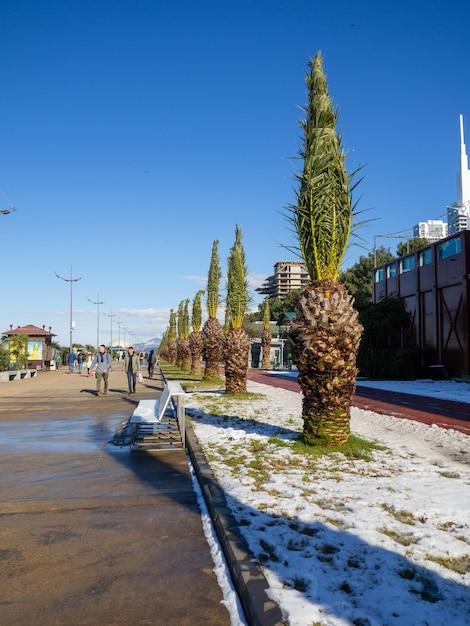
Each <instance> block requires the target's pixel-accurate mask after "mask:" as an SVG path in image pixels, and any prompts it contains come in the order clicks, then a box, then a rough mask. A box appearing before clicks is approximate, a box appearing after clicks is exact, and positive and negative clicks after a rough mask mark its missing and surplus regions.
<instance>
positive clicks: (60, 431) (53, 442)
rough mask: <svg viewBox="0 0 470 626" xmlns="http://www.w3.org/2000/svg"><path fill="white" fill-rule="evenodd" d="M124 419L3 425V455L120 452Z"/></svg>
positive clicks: (0, 436)
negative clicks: (118, 437) (118, 439)
mask: <svg viewBox="0 0 470 626" xmlns="http://www.w3.org/2000/svg"><path fill="white" fill-rule="evenodd" d="M121 426H122V418H110V419H109V420H107V421H106V422H103V421H97V419H96V417H91V416H90V417H78V418H77V417H74V418H69V419H63V420H56V419H55V420H48V421H33V422H8V423H0V454H24V453H25V452H28V453H35V454H40V453H45V452H55V453H57V454H61V453H62V454H67V453H69V454H70V453H84V452H95V451H96V450H97V449H100V448H101V449H103V448H105V447H106V448H110V449H114V450H115V449H116V442H115V441H116V432H118V431H119V429H120V428H121Z"/></svg>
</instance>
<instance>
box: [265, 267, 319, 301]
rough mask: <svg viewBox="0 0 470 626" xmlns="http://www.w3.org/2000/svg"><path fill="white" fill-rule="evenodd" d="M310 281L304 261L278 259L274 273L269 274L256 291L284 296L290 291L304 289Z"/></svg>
mask: <svg viewBox="0 0 470 626" xmlns="http://www.w3.org/2000/svg"><path fill="white" fill-rule="evenodd" d="M309 282H310V276H309V275H308V272H307V269H306V267H305V263H304V262H303V261H278V262H277V263H275V265H274V274H273V275H272V276H268V277H267V278H266V280H265V281H264V283H263V284H262V285H261V287H257V289H256V291H258V292H259V293H262V294H265V295H267V296H270V297H271V298H281V299H282V298H283V297H284V296H285V295H286V294H287V293H289V291H294V289H303V288H304V287H305V286H306V285H308V284H309Z"/></svg>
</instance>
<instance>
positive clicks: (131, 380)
mask: <svg viewBox="0 0 470 626" xmlns="http://www.w3.org/2000/svg"><path fill="white" fill-rule="evenodd" d="M124 372H125V373H126V374H127V384H128V385H129V395H130V396H131V395H132V394H133V393H135V385H136V382H137V374H138V373H139V372H140V363H139V357H138V356H137V354H135V352H134V348H133V347H132V346H129V348H128V349H127V354H126V356H125V357H124V364H123V366H122V373H123V374H124Z"/></svg>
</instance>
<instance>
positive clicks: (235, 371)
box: [161, 52, 362, 445]
mask: <svg viewBox="0 0 470 626" xmlns="http://www.w3.org/2000/svg"><path fill="white" fill-rule="evenodd" d="M308 68H309V69H308V72H306V85H307V90H308V104H307V106H306V107H305V108H304V109H303V110H304V113H305V119H304V120H302V121H301V122H300V124H301V127H302V131H303V135H304V142H303V146H302V147H301V148H300V149H299V159H300V160H301V161H302V164H303V166H302V169H301V170H300V171H299V172H298V174H297V175H296V179H297V182H298V189H297V191H296V198H295V202H294V203H293V204H291V205H289V206H288V207H287V209H288V212H287V215H286V217H287V220H288V222H289V223H290V226H291V228H292V230H293V232H294V235H295V239H296V242H298V245H296V246H295V247H292V248H288V249H290V250H292V251H294V253H295V254H296V255H297V256H299V257H300V258H302V259H303V261H304V263H305V266H306V268H307V271H308V273H309V276H310V279H311V282H310V284H309V285H308V286H307V288H306V289H305V290H304V291H303V292H302V295H301V297H300V299H299V300H298V303H297V306H296V309H295V311H296V317H295V319H294V320H293V324H292V331H291V333H290V341H291V343H292V345H293V352H294V360H295V363H296V365H297V368H298V370H299V384H300V386H301V389H302V392H303V409H302V413H303V420H304V428H303V435H302V438H303V441H304V442H305V443H306V444H310V445H314V444H320V445H337V444H343V443H346V442H347V441H348V438H349V432H350V429H349V424H350V408H351V402H352V396H353V394H354V390H355V381H356V376H357V368H356V355H357V351H358V348H359V343H360V338H361V333H362V326H361V324H360V323H359V321H358V313H357V311H356V309H355V308H354V306H353V302H354V300H353V298H352V296H351V295H350V294H349V292H348V291H347V289H346V288H345V287H344V285H342V284H341V283H339V282H338V274H339V270H340V266H341V262H342V260H343V257H344V254H345V251H346V249H347V247H348V245H349V239H350V236H351V233H352V232H353V228H354V227H355V226H357V223H356V222H355V219H356V216H357V213H356V205H354V204H353V203H352V192H353V190H354V188H355V186H356V185H357V183H355V184H352V181H353V178H354V176H355V174H356V173H353V174H352V175H351V176H350V175H348V172H347V170H346V165H345V161H346V154H345V152H344V151H343V148H342V145H341V139H340V137H339V135H338V133H337V130H336V124H337V120H338V114H337V111H336V110H335V109H334V108H333V105H332V101H331V98H330V95H329V92H328V87H327V81H326V76H325V73H324V69H323V60H322V56H321V53H320V52H318V53H317V55H316V57H315V58H314V59H312V60H311V61H310V62H309V64H308ZM218 243H219V242H218V241H214V244H213V248H212V257H211V264H210V269H209V274H208V283H207V291H206V304H207V314H208V319H207V321H206V322H205V324H204V326H203V328H202V331H200V322H201V318H200V315H199V309H198V307H199V304H198V302H199V299H200V297H201V292H198V294H197V295H196V297H195V299H194V302H193V333H192V334H191V335H193V334H195V335H196V337H195V338H193V339H189V345H190V346H194V348H193V349H194V353H193V352H192V353H191V354H194V357H193V356H192V357H191V363H193V358H194V359H196V358H197V359H200V354H201V352H200V350H201V346H203V348H204V354H205V359H206V367H205V372H204V379H206V380H214V379H219V363H220V361H221V359H222V358H223V359H224V362H225V379H226V391H227V392H229V393H242V392H245V391H246V379H247V368H248V350H249V342H248V338H247V336H246V333H245V331H244V330H243V320H244V317H245V314H246V312H247V307H248V288H247V271H246V262H245V255H244V251H243V245H242V232H241V228H239V227H238V226H237V227H236V229H235V242H234V244H233V247H232V248H231V250H230V255H229V258H228V272H227V298H226V321H225V327H226V328H225V332H224V329H223V327H222V325H221V324H220V322H219V321H218V320H217V309H218V307H219V304H220V301H219V283H220V277H221V271H220V265H219V257H218V252H217V248H218ZM186 303H187V301H186ZM174 315H175V314H174V312H173V311H172V312H171V315H170V325H169V328H168V331H167V333H166V334H165V337H164V341H163V342H162V348H161V349H163V350H164V351H165V350H167V354H168V357H169V360H170V361H173V362H174V359H176V356H175V354H174V353H175V350H174V351H173V352H172V345H173V343H175V342H176V331H175V320H174V319H173V317H172V316H174ZM180 316H183V318H184V319H186V317H187V316H188V313H187V311H186V308H185V307H184V306H183V308H181V305H180V309H179V313H178V317H180ZM184 323H185V324H186V322H184ZM263 326H264V329H263V335H262V345H263V366H264V367H268V366H269V364H268V360H267V359H268V358H269V351H268V346H269V345H270V343H271V336H270V333H269V303H268V301H266V303H265V307H264V317H263ZM184 333H185V331H184V330H180V341H185V337H184ZM199 335H200V336H199ZM201 338H202V342H201ZM198 350H199V352H198ZM181 354H183V353H181ZM183 362H185V360H184V359H183V356H181V363H183ZM198 362H199V361H198ZM194 368H195V369H196V368H197V366H196V365H194Z"/></svg>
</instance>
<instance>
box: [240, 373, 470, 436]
mask: <svg viewBox="0 0 470 626" xmlns="http://www.w3.org/2000/svg"><path fill="white" fill-rule="evenodd" d="M248 379H249V380H252V381H254V382H257V383H262V384H264V385H271V386H273V387H281V388H282V389H288V390H289V391H296V392H300V385H299V383H298V382H297V380H296V379H295V378H292V376H289V375H283V374H282V373H279V372H276V373H275V374H273V373H272V372H269V371H267V370H255V369H249V370H248ZM462 384H466V383H462ZM353 405H354V406H355V407H357V408H358V409H365V410H367V411H374V412H375V413H380V414H382V415H393V416H395V417H401V418H403V419H409V420H414V421H416V422H421V423H423V424H428V425H432V424H435V425H436V426H439V427H440V428H449V429H451V430H457V431H459V432H461V433H463V434H465V435H470V404H466V403H465V402H456V401H454V400H442V399H439V398H431V397H423V396H417V395H413V394H409V393H398V392H396V391H385V390H383V389H373V388H371V387H365V386H361V384H360V383H359V384H358V385H357V387H356V393H355V395H354V398H353Z"/></svg>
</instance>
